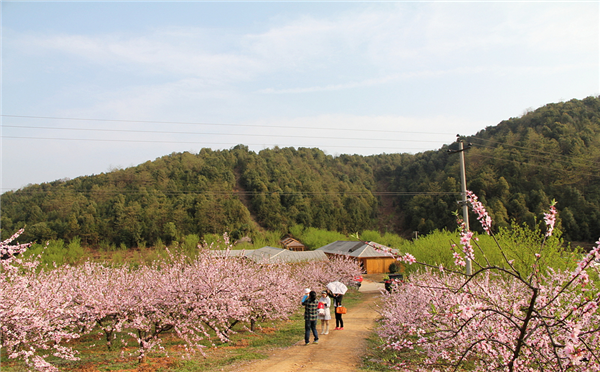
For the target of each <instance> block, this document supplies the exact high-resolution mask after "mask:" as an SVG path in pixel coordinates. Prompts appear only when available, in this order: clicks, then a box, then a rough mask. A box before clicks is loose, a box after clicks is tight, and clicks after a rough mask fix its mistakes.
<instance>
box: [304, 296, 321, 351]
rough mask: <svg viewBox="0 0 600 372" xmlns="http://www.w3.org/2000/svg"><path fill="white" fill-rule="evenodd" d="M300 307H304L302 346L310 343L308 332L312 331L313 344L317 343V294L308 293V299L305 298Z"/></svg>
mask: <svg viewBox="0 0 600 372" xmlns="http://www.w3.org/2000/svg"><path fill="white" fill-rule="evenodd" d="M302 305H304V345H308V344H309V343H310V332H311V331H312V333H313V335H314V337H315V339H314V341H313V342H314V343H315V344H317V343H319V334H318V333H317V306H318V301H317V292H315V291H310V293H309V294H308V298H306V299H305V300H304V301H303V302H302Z"/></svg>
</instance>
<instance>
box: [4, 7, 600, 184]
mask: <svg viewBox="0 0 600 372" xmlns="http://www.w3.org/2000/svg"><path fill="white" fill-rule="evenodd" d="M599 18H600V9H599V4H598V2H597V1H588V2H574V1H568V2H451V1H448V2H368V3H362V2H326V3H322V2H304V3H298V2H257V3H255V2H179V3H174V2H127V3H121V2H61V3H54V2H19V1H3V2H2V115H3V116H2V180H1V182H2V192H4V191H7V190H9V189H16V188H20V187H23V186H25V185H27V184H29V183H41V182H50V181H53V180H56V179H62V178H75V177H78V176H83V175H90V174H98V173H102V172H107V171H109V170H110V169H114V168H118V167H128V166H132V165H137V164H140V163H143V162H145V161H147V160H154V159H155V158H157V157H160V156H163V155H167V154H170V153H172V152H182V151H192V152H198V151H199V150H200V149H201V148H203V147H209V148H212V149H215V150H216V149H228V148H231V147H233V146H235V145H236V144H245V145H248V146H249V147H250V149H251V150H254V151H260V150H261V149H264V148H272V147H273V146H275V145H277V146H280V147H288V146H293V147H318V148H321V149H322V150H324V151H325V152H326V153H328V154H331V155H338V154H344V153H349V154H362V155H370V154H379V153H383V152H385V153H395V152H408V153H416V152H421V151H426V150H435V149H438V148H440V147H441V146H442V145H443V144H449V143H451V142H453V141H454V140H455V134H457V133H460V134H464V135H470V134H475V133H476V132H477V131H479V130H481V129H484V128H485V127H487V126H492V125H496V124H498V123H499V122H500V121H502V120H504V119H508V118H510V117H516V116H520V115H522V114H523V113H524V112H525V110H527V109H531V108H537V107H539V106H543V105H544V104H546V103H551V102H558V101H561V100H569V99H572V98H578V99H582V98H585V97H587V96H590V95H598V94H599V91H600V89H599V85H600V73H599V54H600V51H599V32H600V31H599ZM17 116H18V117H17ZM24 116H27V117H24ZM49 118H62V119H49ZM75 118H81V119H94V120H70V119H75ZM100 119H102V120H105V121H100ZM106 120H109V121H106ZM180 123H188V124H180ZM323 128H324V129H323Z"/></svg>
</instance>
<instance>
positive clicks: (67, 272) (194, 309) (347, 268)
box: [0, 239, 360, 371]
mask: <svg viewBox="0 0 600 372" xmlns="http://www.w3.org/2000/svg"><path fill="white" fill-rule="evenodd" d="M9 243H10V239H9V240H7V241H5V242H3V243H2V245H3V246H2V249H4V250H5V251H7V252H8V251H9V250H10V249H9V248H8V247H10V246H9V245H8V244H9ZM21 248H22V247H21ZM211 252H212V251H210V250H207V249H201V250H200V252H199V254H198V255H197V257H196V258H194V259H189V258H187V257H178V256H174V255H171V256H170V257H169V258H168V259H166V260H163V261H156V262H154V264H152V265H149V266H142V267H137V268H133V267H131V266H128V265H120V266H115V265H106V264H102V263H95V262H86V263H85V264H83V265H79V266H61V267H56V268H54V269H51V270H46V269H40V268H39V267H38V261H36V260H30V261H25V260H20V259H18V258H15V257H14V256H11V257H10V258H9V259H5V260H2V273H1V275H2V278H1V279H2V280H1V286H2V287H1V288H0V293H1V296H2V298H1V301H0V322H1V328H0V332H1V337H2V349H3V352H6V353H7V355H8V357H9V358H21V359H23V360H25V361H26V362H27V363H28V364H29V365H30V366H31V367H32V368H35V369H37V370H48V371H51V370H56V368H55V367H54V366H52V365H51V364H50V363H48V362H47V361H46V358H47V357H48V356H49V355H50V354H52V355H54V356H57V357H61V358H66V359H70V360H74V359H77V352H76V351H75V350H74V349H73V348H71V347H69V341H70V340H73V339H77V338H79V337H81V336H82V335H84V334H86V333H89V332H92V331H93V330H94V331H95V332H97V331H98V328H100V329H101V330H102V332H104V334H105V336H106V337H105V339H106V344H107V347H108V348H109V349H110V348H111V346H112V345H111V343H112V342H113V340H114V339H115V337H116V334H117V333H118V332H128V334H129V335H130V336H131V337H133V338H135V340H136V341H137V344H138V345H139V356H140V360H143V359H144V356H145V355H146V353H147V352H148V351H149V350H151V349H153V348H160V345H161V338H160V337H161V334H163V333H164V332H167V331H171V332H172V333H174V334H175V335H176V336H177V337H179V338H180V339H181V340H183V341H185V345H186V349H187V350H188V351H189V352H190V353H193V352H196V351H200V352H202V348H203V347H204V346H203V345H205V344H206V342H208V343H209V344H210V343H212V342H213V340H215V339H219V340H221V341H227V340H228V339H229V337H230V335H231V333H232V332H233V330H232V328H233V326H234V325H235V324H237V323H245V324H250V325H252V326H254V324H256V323H257V322H261V321H265V320H276V319H286V318H287V317H289V316H290V315H291V314H292V313H294V312H295V311H296V310H297V309H298V306H299V294H300V293H301V292H302V291H301V290H302V289H303V288H304V287H307V286H309V287H314V288H318V287H321V286H324V285H325V284H326V283H328V282H330V281H335V280H340V281H342V282H349V281H350V280H351V279H352V278H353V277H354V276H355V275H358V274H360V267H359V266H358V265H357V264H356V263H355V262H354V261H351V260H346V259H333V260H330V261H324V262H304V263H296V264H284V263H280V264H263V263H257V262H254V261H251V260H247V259H240V258H237V257H232V256H229V255H227V254H225V255H223V256H221V257H215V256H214V255H213V254H211ZM17 257H18V256H17Z"/></svg>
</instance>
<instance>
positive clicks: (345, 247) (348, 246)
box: [315, 240, 398, 274]
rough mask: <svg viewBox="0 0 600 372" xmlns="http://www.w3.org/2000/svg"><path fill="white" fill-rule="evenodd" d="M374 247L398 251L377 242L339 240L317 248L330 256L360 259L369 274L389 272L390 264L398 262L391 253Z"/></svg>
mask: <svg viewBox="0 0 600 372" xmlns="http://www.w3.org/2000/svg"><path fill="white" fill-rule="evenodd" d="M374 247H381V248H385V249H388V250H391V251H392V252H394V253H398V251H397V250H395V249H391V248H388V247H386V246H383V245H381V244H378V243H375V242H356V241H345V240H338V241H335V242H333V243H330V244H327V245H325V246H323V247H321V248H318V249H316V250H315V252H318V251H322V252H324V253H325V254H326V255H327V256H328V257H332V256H346V257H351V258H353V259H355V260H356V261H358V262H359V263H360V265H361V266H362V268H363V270H364V271H365V272H366V273H367V274H379V273H387V272H389V268H390V265H391V264H392V263H395V262H396V259H395V258H394V256H393V255H392V254H390V253H387V252H383V251H379V250H377V249H375V248H374Z"/></svg>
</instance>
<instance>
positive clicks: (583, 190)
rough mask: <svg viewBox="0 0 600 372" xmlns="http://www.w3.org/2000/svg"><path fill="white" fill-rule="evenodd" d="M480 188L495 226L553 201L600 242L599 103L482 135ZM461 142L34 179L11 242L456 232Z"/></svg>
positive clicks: (243, 155)
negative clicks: (294, 230)
mask: <svg viewBox="0 0 600 372" xmlns="http://www.w3.org/2000/svg"><path fill="white" fill-rule="evenodd" d="M462 139H463V140H464V142H465V143H471V146H470V148H469V150H467V152H466V168H467V183H468V188H469V189H470V190H473V191H474V192H475V193H476V194H477V195H478V196H479V197H480V199H481V200H482V201H483V203H484V204H485V205H486V206H487V208H488V210H489V212H490V214H491V215H492V218H493V219H494V222H495V225H496V227H502V226H509V223H510V221H511V220H515V221H517V222H518V223H526V224H529V225H535V224H537V223H538V222H540V221H541V217H542V215H543V213H544V212H545V211H546V210H547V208H548V205H549V204H550V202H551V200H552V199H556V200H557V201H558V204H557V209H558V210H559V226H561V229H562V230H563V232H564V234H565V238H566V239H568V240H572V241H588V242H589V241H594V239H597V238H598V237H600V98H599V97H587V98H585V99H583V100H571V101H568V102H561V103H554V104H548V105H546V106H544V107H541V108H539V109H537V110H535V111H532V112H528V113H526V114H525V115H523V116H522V117H519V118H511V119H509V120H505V121H502V122H501V123H499V124H498V125H496V126H492V127H488V128H486V129H484V130H482V131H480V132H479V133H477V134H476V135H474V136H470V137H466V138H462ZM455 148H456V144H452V145H451V146H444V147H443V148H441V149H439V150H436V151H427V152H424V153H418V154H415V155H411V154H381V155H373V156H360V155H340V156H335V157H334V156H331V155H327V154H325V153H324V152H323V151H321V150H319V149H316V148H298V149H295V148H277V147H276V148H273V149H266V150H262V151H260V152H258V153H255V152H253V151H249V150H248V148H247V147H246V146H244V145H238V146H235V147H233V148H232V149H229V150H221V151H213V150H210V149H202V150H201V151H200V152H199V153H198V154H191V153H188V152H184V153H173V154H171V155H167V156H163V157H161V158H158V159H156V160H155V161H148V162H146V163H143V164H140V165H138V166H135V167H131V168H127V169H121V170H115V171H112V172H108V173H102V174H99V175H92V176H85V177H79V178H76V179H73V180H59V181H54V182H50V183H43V184H39V185H29V186H27V187H24V188H22V189H20V190H17V191H10V192H6V193H4V194H2V196H1V212H2V215H1V224H2V238H3V239H4V238H6V237H7V236H9V235H10V234H12V233H13V232H14V231H15V230H17V229H18V228H20V227H23V226H27V228H26V231H25V234H24V235H23V238H24V240H25V239H26V240H30V241H42V240H47V239H65V240H70V239H73V238H75V237H79V238H81V240H82V242H84V243H86V244H89V245H97V244H100V243H102V242H108V243H111V244H125V245H127V246H129V247H132V246H137V245H143V244H144V245H152V244H154V243H155V242H156V241H158V240H159V239H160V241H162V242H165V243H169V242H172V241H175V240H177V239H179V238H180V237H181V236H184V235H187V234H197V235H198V236H204V235H205V234H212V233H223V232H225V231H227V232H229V233H230V234H231V235H232V236H233V237H234V238H238V237H241V236H245V235H251V234H252V232H253V231H257V229H267V230H279V231H282V232H283V233H285V232H286V231H287V230H288V229H289V228H290V227H291V226H294V225H303V226H305V227H316V228H321V229H328V230H334V231H339V232H342V233H353V232H357V231H362V230H365V229H378V230H380V231H381V232H394V233H398V234H400V235H403V236H406V237H409V236H411V234H412V232H413V231H419V233H421V234H427V233H428V232H431V231H433V230H435V229H444V228H445V229H454V228H455V227H456V222H455V217H454V216H453V213H452V212H454V211H455V210H457V209H458V205H457V200H459V199H460V194H459V192H460V181H459V179H460V178H459V156H458V155H457V154H455V153H453V152H451V151H448V150H452V149H455Z"/></svg>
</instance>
